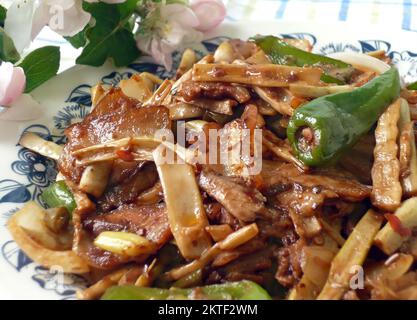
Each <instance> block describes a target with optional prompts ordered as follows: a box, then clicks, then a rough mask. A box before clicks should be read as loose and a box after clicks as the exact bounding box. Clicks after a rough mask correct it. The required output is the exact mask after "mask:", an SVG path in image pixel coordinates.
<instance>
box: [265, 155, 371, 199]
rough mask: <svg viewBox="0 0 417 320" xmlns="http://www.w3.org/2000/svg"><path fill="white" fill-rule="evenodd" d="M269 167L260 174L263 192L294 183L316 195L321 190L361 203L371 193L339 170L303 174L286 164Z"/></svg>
mask: <svg viewBox="0 0 417 320" xmlns="http://www.w3.org/2000/svg"><path fill="white" fill-rule="evenodd" d="M271 167H272V166H268V168H266V170H263V172H262V173H261V175H262V178H263V182H264V189H265V190H267V189H268V188H270V187H272V186H274V185H278V184H288V183H295V184H298V185H301V186H303V187H306V188H311V189H312V190H313V191H314V192H316V193H319V192H320V191H323V190H328V191H331V192H332V193H335V194H337V196H338V197H340V198H342V199H344V200H348V201H362V200H364V199H365V198H368V197H369V196H370V193H371V188H370V187H369V186H366V185H364V184H361V183H360V182H359V181H357V180H356V179H355V178H354V177H353V176H352V175H349V174H348V173H347V172H346V171H343V170H341V169H333V168H332V169H320V170H316V171H312V172H309V173H303V172H301V171H299V170H298V169H297V168H296V167H295V166H294V165H292V164H288V163H285V164H279V165H277V166H276V167H275V168H273V169H272V168H271Z"/></svg>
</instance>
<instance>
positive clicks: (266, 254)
mask: <svg viewBox="0 0 417 320" xmlns="http://www.w3.org/2000/svg"><path fill="white" fill-rule="evenodd" d="M272 258H273V247H268V248H264V249H263V250H262V248H258V250H257V251H256V252H254V253H252V254H248V255H245V256H241V257H240V258H239V259H238V260H236V261H233V262H232V263H229V264H228V265H226V266H225V267H223V268H221V269H219V270H218V272H219V273H220V274H221V275H222V274H223V275H224V277H225V279H226V280H229V279H228V275H229V274H231V273H234V274H237V273H239V274H254V273H256V272H257V271H261V270H265V269H269V268H270V267H271V266H272Z"/></svg>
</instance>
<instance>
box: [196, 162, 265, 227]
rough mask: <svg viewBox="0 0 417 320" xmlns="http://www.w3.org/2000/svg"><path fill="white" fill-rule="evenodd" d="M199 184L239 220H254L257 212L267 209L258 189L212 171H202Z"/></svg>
mask: <svg viewBox="0 0 417 320" xmlns="http://www.w3.org/2000/svg"><path fill="white" fill-rule="evenodd" d="M199 185H200V187H201V188H202V189H203V190H204V191H206V192H207V193H208V195H210V196H211V197H212V198H214V199H216V200H217V201H218V202H220V203H221V204H222V205H223V206H224V207H225V208H226V210H227V211H228V212H230V213H231V214H232V215H233V216H234V217H236V218H237V219H239V220H242V221H245V222H250V221H254V220H255V218H256V214H257V213H260V212H261V211H263V210H264V209H265V207H264V201H265V199H264V197H263V196H262V194H261V193H260V192H259V191H258V190H256V189H255V188H250V187H247V186H245V185H242V184H239V183H237V182H235V181H233V180H232V179H230V178H227V177H224V176H221V175H218V174H216V173H214V172H212V171H206V170H204V171H202V172H201V174H200V178H199Z"/></svg>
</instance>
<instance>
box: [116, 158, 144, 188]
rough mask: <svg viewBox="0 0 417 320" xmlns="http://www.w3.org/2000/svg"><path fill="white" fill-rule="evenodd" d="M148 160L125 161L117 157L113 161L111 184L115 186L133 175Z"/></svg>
mask: <svg viewBox="0 0 417 320" xmlns="http://www.w3.org/2000/svg"><path fill="white" fill-rule="evenodd" d="M145 164H146V162H145V161H144V162H141V163H138V162H136V161H124V160H121V159H117V160H115V161H114V162H113V167H112V171H111V174H110V178H109V186H115V185H118V184H120V183H122V182H123V181H125V180H127V179H129V178H130V177H132V175H135V174H136V173H137V172H138V169H140V168H141V167H143V166H144V165H145Z"/></svg>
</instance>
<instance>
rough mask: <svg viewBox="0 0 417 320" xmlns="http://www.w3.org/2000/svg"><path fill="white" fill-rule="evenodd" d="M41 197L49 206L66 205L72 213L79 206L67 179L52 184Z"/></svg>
mask: <svg viewBox="0 0 417 320" xmlns="http://www.w3.org/2000/svg"><path fill="white" fill-rule="evenodd" d="M41 198H42V200H43V201H44V202H45V203H46V205H47V206H48V207H49V208H56V207H65V208H66V209H67V211H68V213H69V214H70V215H71V214H72V212H73V211H74V209H75V208H76V206H77V204H76V203H75V200H74V196H73V195H72V192H71V191H70V190H69V189H68V187H67V185H66V184H65V181H57V182H55V183H53V184H51V185H50V186H49V187H48V188H47V189H46V190H45V191H44V192H43V193H42V196H41Z"/></svg>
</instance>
